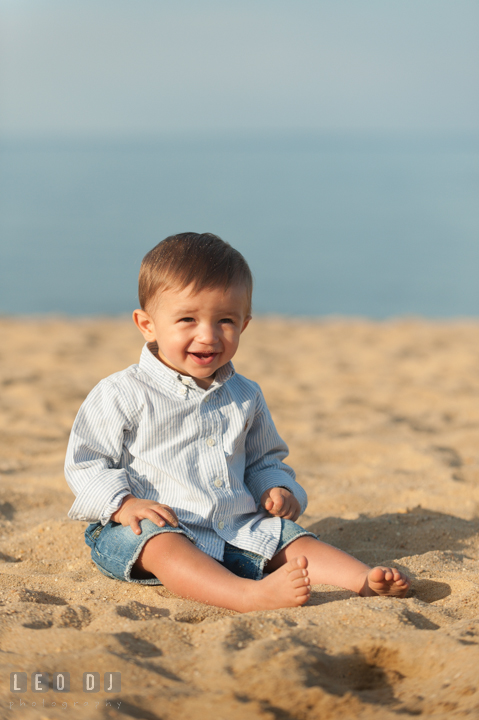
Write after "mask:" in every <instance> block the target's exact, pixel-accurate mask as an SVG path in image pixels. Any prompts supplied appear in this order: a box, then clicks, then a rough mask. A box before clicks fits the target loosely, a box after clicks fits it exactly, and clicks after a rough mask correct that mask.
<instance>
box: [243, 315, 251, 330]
mask: <svg viewBox="0 0 479 720" xmlns="http://www.w3.org/2000/svg"><path fill="white" fill-rule="evenodd" d="M250 320H251V315H247V316H246V317H245V319H244V320H243V327H242V328H241V332H243V331H244V330H246V328H247V327H248V325H249V321H250Z"/></svg>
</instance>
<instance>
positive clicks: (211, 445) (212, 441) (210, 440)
mask: <svg viewBox="0 0 479 720" xmlns="http://www.w3.org/2000/svg"><path fill="white" fill-rule="evenodd" d="M206 444H207V445H209V446H210V447H213V445H216V440H215V439H214V438H208V440H207V441H206Z"/></svg>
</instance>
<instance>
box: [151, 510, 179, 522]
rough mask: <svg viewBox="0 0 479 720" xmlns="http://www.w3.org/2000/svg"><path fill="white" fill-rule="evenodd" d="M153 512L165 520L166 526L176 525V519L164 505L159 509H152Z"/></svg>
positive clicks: (171, 511)
mask: <svg viewBox="0 0 479 720" xmlns="http://www.w3.org/2000/svg"><path fill="white" fill-rule="evenodd" d="M153 511H154V512H155V513H157V514H158V515H159V516H160V517H162V518H163V519H164V520H166V522H167V523H168V525H172V526H173V527H176V526H177V525H178V518H177V517H176V515H175V513H174V512H173V510H172V509H171V508H169V507H167V506H165V505H160V506H159V507H155V508H153Z"/></svg>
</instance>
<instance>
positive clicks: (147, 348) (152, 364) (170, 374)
mask: <svg viewBox="0 0 479 720" xmlns="http://www.w3.org/2000/svg"><path fill="white" fill-rule="evenodd" d="M157 352H158V345H157V344H156V342H152V343H145V345H143V349H142V351H141V356H140V363H139V365H140V368H141V369H142V370H144V371H145V372H146V373H148V375H150V377H152V378H154V379H155V380H156V381H157V382H158V383H160V385H163V386H165V385H166V386H168V387H170V388H177V387H178V384H181V385H188V386H189V387H190V388H192V389H193V390H198V391H199V392H200V393H206V392H210V391H213V390H216V389H217V388H219V387H221V385H224V384H225V382H227V381H228V380H229V379H230V378H231V377H233V375H234V374H235V369H234V367H233V363H232V362H231V360H230V361H229V362H227V363H226V365H223V366H222V367H220V368H218V370H217V371H216V375H215V379H214V381H213V382H212V383H211V385H210V387H209V388H208V390H203V388H200V387H198V385H197V384H196V383H195V381H194V380H193V378H191V377H190V376H189V375H181V373H179V372H178V371H177V370H172V369H171V368H169V367H168V366H167V365H165V364H164V363H162V362H161V360H158V358H157V357H156V353H157Z"/></svg>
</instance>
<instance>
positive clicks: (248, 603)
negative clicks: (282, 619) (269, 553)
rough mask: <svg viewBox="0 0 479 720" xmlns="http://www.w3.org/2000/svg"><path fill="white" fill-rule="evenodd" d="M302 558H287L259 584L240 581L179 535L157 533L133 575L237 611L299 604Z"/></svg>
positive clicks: (304, 596) (303, 589) (303, 591)
mask: <svg viewBox="0 0 479 720" xmlns="http://www.w3.org/2000/svg"><path fill="white" fill-rule="evenodd" d="M307 565H308V561H307V560H306V558H304V557H302V558H290V559H288V560H285V562H284V563H283V564H282V566H281V567H280V568H278V570H277V571H276V572H274V573H272V574H271V575H269V576H268V577H266V578H264V579H263V580H259V581H256V580H246V579H244V578H240V577H238V576H237V575H234V574H233V573H231V572H230V571H229V570H227V569H226V568H225V567H223V565H221V564H220V563H218V562H216V560H213V558H211V557H209V556H208V555H205V553H203V552H201V550H198V548H196V547H195V546H194V545H193V543H191V542H190V541H189V540H188V539H187V538H186V537H185V536H184V535H180V534H179V533H162V534H161V535H155V536H154V537H152V538H151V539H150V540H148V542H147V543H146V544H145V546H144V548H143V550H142V551H141V553H140V556H139V558H138V560H137V561H136V563H135V571H138V572H139V573H144V572H149V573H153V575H155V576H156V577H157V578H158V579H159V580H161V582H162V583H163V584H164V585H165V587H166V588H168V590H171V592H174V593H175V594H177V595H181V596H182V597H185V598H188V599H191V600H197V601H199V602H203V603H206V604H207V605H216V606H217V607H224V608H228V609H230V610H237V611H238V612H250V611H252V610H274V609H276V608H281V607H296V606H298V605H304V603H305V602H306V601H307V600H309V597H310V591H311V586H310V582H309V579H308V572H307V570H306V567H307Z"/></svg>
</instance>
